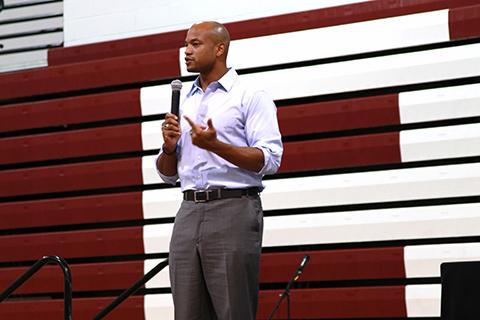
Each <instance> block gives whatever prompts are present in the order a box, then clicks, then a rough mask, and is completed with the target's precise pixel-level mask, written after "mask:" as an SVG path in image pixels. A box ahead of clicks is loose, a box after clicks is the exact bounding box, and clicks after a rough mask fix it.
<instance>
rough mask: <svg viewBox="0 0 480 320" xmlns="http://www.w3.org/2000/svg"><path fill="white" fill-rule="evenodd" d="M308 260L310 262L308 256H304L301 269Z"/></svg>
mask: <svg viewBox="0 0 480 320" xmlns="http://www.w3.org/2000/svg"><path fill="white" fill-rule="evenodd" d="M309 260H310V256H309V255H308V254H306V255H304V256H303V260H302V263H301V265H302V267H303V266H305V265H306V264H307V262H308V261H309Z"/></svg>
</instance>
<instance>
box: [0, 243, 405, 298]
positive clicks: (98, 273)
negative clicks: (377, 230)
mask: <svg viewBox="0 0 480 320" xmlns="http://www.w3.org/2000/svg"><path fill="white" fill-rule="evenodd" d="M304 254H309V255H310V262H309V264H307V266H306V267H305V269H304V271H303V273H302V275H301V277H300V279H299V282H305V281H334V280H359V279H404V278H405V268H404V261H403V260H404V258H403V247H393V248H371V249H343V250H326V251H310V252H283V253H268V254H263V255H262V258H261V270H260V282H261V283H275V282H277V283H278V282H280V283H282V282H283V283H286V282H288V281H289V280H290V279H291V277H292V276H293V274H294V272H295V271H296V270H297V268H298V265H299V263H300V261H301V260H302V258H303V256H304ZM143 267H144V262H143V260H142V261H125V262H111V263H89V264H72V265H70V268H71V271H72V277H73V282H74V283H75V287H74V289H75V292H79V291H95V290H119V289H125V288H127V287H129V286H130V285H131V284H133V283H134V282H135V281H136V280H138V279H140V278H141V277H142V276H143V273H144V269H143ZM26 270H27V268H26V267H21V268H20V267H18V268H0V288H4V287H5V288H6V287H7V286H8V285H9V284H10V283H12V282H13V281H14V280H15V279H16V278H17V277H19V276H20V275H21V274H22V273H23V272H25V271H26ZM162 272H166V271H162ZM62 290H63V276H62V274H61V273H60V272H58V268H57V267H56V266H49V267H46V268H45V269H42V270H41V271H40V272H39V273H38V274H36V275H35V276H34V277H32V279H31V280H30V281H28V283H26V284H25V285H24V286H22V287H21V288H19V289H18V290H17V292H18V293H40V292H61V291H62Z"/></svg>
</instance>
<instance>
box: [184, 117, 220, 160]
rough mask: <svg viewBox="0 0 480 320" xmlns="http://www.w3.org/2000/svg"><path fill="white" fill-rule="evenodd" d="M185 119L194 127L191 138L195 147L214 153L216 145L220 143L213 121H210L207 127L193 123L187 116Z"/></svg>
mask: <svg viewBox="0 0 480 320" xmlns="http://www.w3.org/2000/svg"><path fill="white" fill-rule="evenodd" d="M183 117H184V118H185V120H187V122H188V123H189V124H190V126H191V127H192V130H190V136H191V137H192V143H193V145H194V146H197V147H199V148H202V149H205V150H208V151H212V149H213V148H214V146H215V144H216V143H217V142H218V140H217V130H215V128H214V127H213V123H212V119H208V121H207V126H208V127H205V126H203V125H200V124H198V123H195V122H193V120H192V119H190V118H189V117H187V116H185V115H184V116H183Z"/></svg>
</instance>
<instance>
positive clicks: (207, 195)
mask: <svg viewBox="0 0 480 320" xmlns="http://www.w3.org/2000/svg"><path fill="white" fill-rule="evenodd" d="M259 192H260V190H259V189H258V188H257V187H253V188H248V189H208V190H187V191H184V192H183V200H187V201H195V202H208V201H213V200H218V199H227V198H241V197H243V196H256V195H258V193H259Z"/></svg>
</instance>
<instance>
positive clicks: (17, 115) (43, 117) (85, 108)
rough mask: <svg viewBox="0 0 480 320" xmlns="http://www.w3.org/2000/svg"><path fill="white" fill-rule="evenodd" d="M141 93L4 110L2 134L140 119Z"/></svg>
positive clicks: (94, 96)
mask: <svg viewBox="0 0 480 320" xmlns="http://www.w3.org/2000/svg"><path fill="white" fill-rule="evenodd" d="M141 115H142V111H141V107H140V89H133V90H125V91H115V92H113V93H101V94H92V95H85V96H78V97H72V98H63V99H55V100H45V101H38V102H28V103H22V104H13V105H8V106H2V107H1V108H0V122H1V123H2V125H1V126H0V132H7V131H15V130H23V129H34V128H42V127H52V126H64V125H68V124H76V123H84V122H95V121H104V120H112V119H123V118H132V117H139V116H141Z"/></svg>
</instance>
